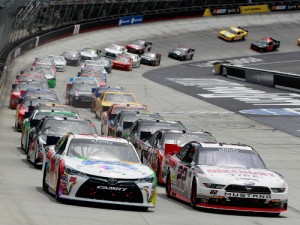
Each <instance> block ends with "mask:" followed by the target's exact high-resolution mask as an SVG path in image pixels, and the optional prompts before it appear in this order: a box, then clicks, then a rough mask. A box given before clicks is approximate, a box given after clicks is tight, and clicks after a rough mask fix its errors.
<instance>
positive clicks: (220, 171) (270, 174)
mask: <svg viewBox="0 0 300 225" xmlns="http://www.w3.org/2000/svg"><path fill="white" fill-rule="evenodd" d="M207 172H208V173H222V174H241V175H254V176H264V177H275V175H274V174H273V173H269V172H255V171H250V170H249V171H248V170H231V169H208V170H207Z"/></svg>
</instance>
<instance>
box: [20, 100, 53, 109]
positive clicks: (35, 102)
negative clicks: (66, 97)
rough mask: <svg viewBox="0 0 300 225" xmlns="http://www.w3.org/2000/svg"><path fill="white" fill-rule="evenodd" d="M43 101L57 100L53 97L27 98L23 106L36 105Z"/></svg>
mask: <svg viewBox="0 0 300 225" xmlns="http://www.w3.org/2000/svg"><path fill="white" fill-rule="evenodd" d="M45 102H53V103H56V102H57V101H56V100H55V99H44V98H42V99H27V100H25V102H24V107H25V108H28V107H29V106H37V105H38V104H40V103H45Z"/></svg>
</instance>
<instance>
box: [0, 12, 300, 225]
mask: <svg viewBox="0 0 300 225" xmlns="http://www.w3.org/2000/svg"><path fill="white" fill-rule="evenodd" d="M299 20H300V14H299V13H290V14H271V15H254V16H247V15H245V16H233V17H216V18H199V19H189V20H176V21H167V22H158V23H155V24H143V25H139V26H131V27H122V28H113V29H109V30H100V31H95V32H92V33H88V34H84V35H78V36H75V37H74V38H67V39H64V40H60V41H57V42H53V43H50V44H47V45H45V46H42V47H40V48H37V49H35V50H33V51H31V52H29V53H27V54H25V55H24V56H20V57H18V58H17V59H16V61H15V63H14V64H13V65H12V68H11V77H9V78H8V79H7V85H6V88H5V89H4V90H3V93H2V99H1V103H2V107H1V110H0V117H1V121H0V126H1V130H0V146H1V147H0V149H1V158H0V175H1V180H0V194H1V201H0V224H1V225H2V224H3V225H15V224H22V225H26V224H30V225H33V224H34V225H35V224H61V225H69V224H74V225H76V224H78V225H79V224H80V225H82V224H105V225H107V224H130V225H134V224H137V225H142V224H155V225H156V224H163V225H167V224H172V225H177V224H178V225H179V224H180V225H182V224H184V225H188V224H193V225H194V224H199V223H205V224H216V225H218V224H241V223H242V224H244V225H248V224H249V225H250V224H264V225H270V224H272V225H274V224H289V225H292V224H295V225H296V224H297V225H298V224H300V197H299V196H300V190H299V185H300V179H299V175H298V171H299V169H300V165H299V160H300V156H299V144H300V140H299V138H297V137H295V136H292V135H289V134H287V133H285V132H282V131H280V130H277V129H274V128H271V127H269V126H265V125H262V124H261V123H258V122H256V121H253V120H250V119H248V118H246V117H244V116H241V115H239V114H236V113H234V112H231V111H227V110H225V109H222V108H220V107H218V106H214V105H212V104H209V103H206V102H204V101H202V100H200V99H198V98H195V97H192V96H189V95H186V94H183V93H181V92H180V91H176V90H174V89H171V88H168V87H165V86H164V85H160V84H157V83H155V82H152V81H150V80H148V79H145V78H144V77H143V76H142V74H144V73H145V72H147V71H150V70H152V69H154V68H152V67H148V66H141V67H140V68H138V69H134V70H133V71H132V72H122V71H113V73H112V74H110V75H109V78H108V81H109V84H110V85H121V86H123V87H125V88H126V89H127V90H130V91H132V92H134V93H135V95H136V97H137V99H138V100H139V102H141V103H145V104H147V105H149V107H150V109H152V110H153V111H157V112H161V113H163V115H164V117H165V118H167V119H175V120H181V121H182V122H183V123H184V124H185V125H186V126H187V127H188V128H190V129H193V130H200V129H204V130H207V131H210V132H211V133H213V134H214V135H215V137H216V138H217V139H218V140H219V141H221V142H229V143H237V142H242V143H246V144H249V145H251V146H252V147H254V148H255V149H256V150H258V151H259V153H260V154H261V156H262V158H263V159H264V160H265V162H266V164H267V166H268V167H269V168H270V169H272V170H275V171H277V172H279V173H281V174H283V175H284V176H285V178H286V180H287V182H288V184H289V209H288V212H286V213H283V214H282V215H281V216H280V217H279V218H269V217H265V216H261V215H256V214H239V213H228V212H226V213H216V212H206V211H201V210H193V209H192V208H191V207H190V206H188V205H186V204H184V203H182V202H180V201H177V200H174V199H168V198H167V197H166V195H165V191H164V188H163V187H159V188H158V196H157V206H156V208H155V209H150V210H149V211H148V212H139V211H136V210H132V209H126V208H125V209H124V208H121V209H120V208H118V207H108V206H106V205H100V206H99V205H89V204H87V205H82V204H80V203H77V204H61V203H57V202H56V200H55V199H54V198H53V196H51V195H49V194H46V193H44V192H43V190H42V187H41V183H42V174H41V171H40V170H36V169H34V168H33V166H32V165H30V164H28V163H27V162H26V159H25V155H24V153H23V152H22V150H21V149H20V133H17V132H15V131H14V128H13V124H14V111H12V110H10V109H8V100H9V99H8V96H9V91H10V87H11V83H12V81H13V79H14V77H15V75H16V74H17V73H18V72H19V71H20V70H21V69H23V68H25V67H28V66H30V64H31V63H32V61H33V59H34V57H35V56H42V55H47V54H50V53H51V54H60V53H61V52H62V50H63V49H67V48H68V49H74V50H79V49H81V48H83V47H89V46H91V47H97V48H103V47H104V46H106V45H107V44H109V43H111V42H115V43H120V44H125V43H126V42H128V41H129V40H133V39H136V38H146V39H149V40H151V41H152V42H153V43H154V47H153V51H159V52H161V53H162V54H163V60H162V64H161V66H160V68H163V67H167V66H172V65H179V64H180V65H181V64H184V63H181V62H177V61H175V60H171V59H168V58H167V57H166V56H167V53H168V51H169V50H170V49H171V48H173V47H175V46H177V45H180V44H186V45H189V46H191V47H194V48H195V49H196V55H195V58H194V60H193V62H195V63H196V62H198V61H207V60H214V59H217V58H233V57H245V56H246V57H249V56H251V57H253V56H256V55H258V53H256V52H252V51H250V50H249V49H248V46H249V44H250V42H251V41H254V40H256V39H258V38H260V37H263V36H272V37H274V38H275V39H279V40H281V41H282V43H285V44H282V46H281V48H280V52H293V51H295V50H298V49H297V47H296V46H295V40H296V38H298V36H300V29H299ZM262 21H263V25H260V24H261V23H262ZM237 22H238V25H240V26H244V27H246V28H247V29H249V30H250V35H249V37H248V39H247V40H246V41H244V42H237V43H227V42H223V41H220V40H218V39H217V38H216V35H217V32H218V31H219V29H222V28H224V27H227V26H230V25H235V24H237ZM258 25H260V26H258ZM278 53H279V52H278ZM278 53H276V54H278ZM270 55H271V54H270ZM78 70H79V68H76V67H68V68H67V72H66V73H58V76H57V77H58V85H57V88H56V90H57V92H58V94H59V95H60V96H61V100H63V99H64V98H63V96H64V89H65V85H66V82H67V80H68V78H69V77H73V76H75V75H76V74H77V71H78ZM161 71H163V70H157V71H156V72H157V74H159V73H161ZM207 71H208V72H209V73H211V68H208V69H207ZM187 75H188V74H186V73H185V72H184V74H182V77H186V76H187ZM224 101H225V102H226V99H224ZM80 112H81V114H82V116H83V117H88V118H91V119H92V120H93V121H95V123H96V124H97V125H98V126H99V122H98V121H97V120H96V119H95V118H94V116H93V115H92V114H91V113H90V112H89V110H87V109H82V110H80ZM233 221H234V222H233Z"/></svg>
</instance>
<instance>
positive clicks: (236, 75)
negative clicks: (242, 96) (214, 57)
mask: <svg viewBox="0 0 300 225" xmlns="http://www.w3.org/2000/svg"><path fill="white" fill-rule="evenodd" d="M221 74H222V76H226V77H229V78H233V79H237V80H241V81H245V82H250V83H255V84H260V85H264V86H268V87H275V88H279V89H284V90H289V91H294V92H300V75H299V74H292V73H284V72H279V71H272V70H263V69H256V68H251V67H245V66H235V65H230V64H223V65H222V73H221Z"/></svg>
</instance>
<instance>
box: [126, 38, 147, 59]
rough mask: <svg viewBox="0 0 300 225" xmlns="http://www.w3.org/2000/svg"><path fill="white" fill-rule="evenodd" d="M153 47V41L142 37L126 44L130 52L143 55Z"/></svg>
mask: <svg viewBox="0 0 300 225" xmlns="http://www.w3.org/2000/svg"><path fill="white" fill-rule="evenodd" d="M151 48H152V43H151V42H148V41H144V40H141V39H137V40H134V41H132V42H131V43H129V44H127V45H126V49H127V51H128V52H130V53H133V54H137V55H140V56H141V55H142V54H144V53H145V52H147V51H148V52H149V51H150V50H151Z"/></svg>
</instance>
